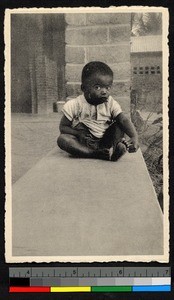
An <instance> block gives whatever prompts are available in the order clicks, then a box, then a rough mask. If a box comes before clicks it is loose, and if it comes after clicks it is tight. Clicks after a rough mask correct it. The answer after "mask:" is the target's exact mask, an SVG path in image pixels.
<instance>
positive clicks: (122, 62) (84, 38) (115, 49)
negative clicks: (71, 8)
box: [65, 13, 131, 112]
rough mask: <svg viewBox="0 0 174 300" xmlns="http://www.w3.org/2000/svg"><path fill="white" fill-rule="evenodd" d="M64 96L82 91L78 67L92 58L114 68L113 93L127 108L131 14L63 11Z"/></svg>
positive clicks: (128, 105)
mask: <svg viewBox="0 0 174 300" xmlns="http://www.w3.org/2000/svg"><path fill="white" fill-rule="evenodd" d="M65 21H66V24H67V26H66V31H65V42H66V49H65V63H66V67H65V80H66V97H67V99H68V98H72V97H74V96H76V95H79V93H81V89H80V84H81V71H82V68H83V66H84V65H85V64H86V63H87V62H89V61H92V60H100V61H102V62H105V63H107V64H108V65H109V66H110V67H111V68H112V70H113V71H114V83H113V89H112V95H113V97H114V98H115V99H117V100H118V102H119V103H120V104H121V106H122V108H123V109H124V110H125V111H126V112H129V111H130V32H131V28H130V26H131V23H130V14H128V13H107V14H106V13H105V14H103V13H102V14H101V13H99V14H97V13H93V14H91V13H89V14H79V13H78V14H74V13H73V14H70V13H69V14H66V15H65Z"/></svg>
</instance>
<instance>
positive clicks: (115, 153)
mask: <svg viewBox="0 0 174 300" xmlns="http://www.w3.org/2000/svg"><path fill="white" fill-rule="evenodd" d="M111 149H112V150H111V151H112V154H111V157H110V160H111V161H117V160H118V159H119V158H120V157H121V156H122V155H124V154H125V153H126V152H127V149H128V145H127V142H126V141H125V139H123V140H121V141H120V142H118V143H117V144H116V145H115V146H113V147H112V148H111Z"/></svg>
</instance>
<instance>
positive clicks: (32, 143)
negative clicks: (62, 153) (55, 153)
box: [11, 113, 61, 183]
mask: <svg viewBox="0 0 174 300" xmlns="http://www.w3.org/2000/svg"><path fill="white" fill-rule="evenodd" d="M60 118H61V114H58V113H53V114H51V115H43V116H38V115H30V114H12V125H11V127H12V182H13V183H15V182H16V181H17V180H18V179H19V178H20V177H21V176H22V175H24V174H25V173H26V172H27V171H28V170H29V169H30V168H31V167H33V166H34V165H35V163H36V162H37V161H38V160H40V159H41V158H42V157H43V156H44V155H46V154H47V153H48V152H49V151H50V150H51V149H53V148H54V147H55V146H56V141H57V137H58V134H59V122H60Z"/></svg>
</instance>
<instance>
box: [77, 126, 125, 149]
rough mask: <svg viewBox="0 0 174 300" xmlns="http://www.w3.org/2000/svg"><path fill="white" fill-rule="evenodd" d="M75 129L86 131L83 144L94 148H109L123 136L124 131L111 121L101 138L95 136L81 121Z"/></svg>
mask: <svg viewBox="0 0 174 300" xmlns="http://www.w3.org/2000/svg"><path fill="white" fill-rule="evenodd" d="M75 129H77V130H82V131H83V132H85V133H86V136H87V138H86V140H85V141H84V144H85V145H86V146H87V147H89V148H91V149H94V150H98V149H104V148H110V147H112V146H113V145H114V144H115V143H117V142H118V141H119V140H120V139H122V138H123V136H124V133H123V132H122V130H121V129H120V128H119V127H118V125H117V123H116V122H113V123H111V125H110V126H109V127H108V129H107V130H106V131H105V133H104V135H103V137H102V138H97V137H95V136H94V135H93V134H92V133H90V131H89V129H88V127H87V126H86V125H84V124H83V123H79V124H78V125H76V126H75Z"/></svg>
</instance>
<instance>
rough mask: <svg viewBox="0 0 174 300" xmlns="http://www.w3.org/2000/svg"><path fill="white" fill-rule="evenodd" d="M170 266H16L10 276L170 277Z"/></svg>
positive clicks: (10, 269) (10, 271)
mask: <svg viewBox="0 0 174 300" xmlns="http://www.w3.org/2000/svg"><path fill="white" fill-rule="evenodd" d="M170 276H171V268H170V267H120V268H118V267H101V268H99V267H86V268H85V267H76V268H71V267H39V268H38V267H28V268H25V267H14V268H9V277H10V278H13V277H17V278H24V277H29V278H31V277H86V278H88V277H170Z"/></svg>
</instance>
